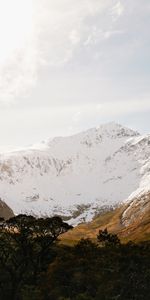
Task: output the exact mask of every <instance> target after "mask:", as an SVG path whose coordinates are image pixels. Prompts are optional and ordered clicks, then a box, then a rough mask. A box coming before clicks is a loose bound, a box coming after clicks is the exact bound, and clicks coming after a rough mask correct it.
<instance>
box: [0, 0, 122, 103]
mask: <svg viewBox="0 0 150 300" xmlns="http://www.w3.org/2000/svg"><path fill="white" fill-rule="evenodd" d="M113 3H114V1H113ZM8 8H9V9H8ZM111 8H112V1H111V0H107V1H106V0H105V1H104V0H103V1H99V0H95V1H93V0H82V1H81V0H76V1H75V0H55V1H53V0H44V1H41V0H22V1H20V0H13V1H12V0H5V2H4V1H3V0H0V101H1V102H11V101H12V100H13V99H15V98H16V97H17V96H20V95H22V96H24V95H26V93H28V91H29V90H30V88H31V87H32V86H33V85H35V83H36V79H37V76H38V71H39V70H41V68H46V67H47V68H51V67H57V68H58V67H62V66H63V65H65V64H66V63H67V62H69V61H70V60H72V59H73V58H74V56H75V54H76V50H79V49H81V48H82V46H83V45H84V46H92V45H95V44H96V43H97V42H98V41H99V40H100V39H102V38H103V31H104V32H105V28H103V23H102V24H98V23H97V24H96V23H95V18H97V17H98V19H99V18H102V19H103V16H104V15H105V14H107V13H108V11H109V9H111ZM121 13H122V5H121V3H120V2H118V1H116V5H115V6H114V7H113V10H112V14H113V15H116V14H117V15H118V16H120V15H121ZM109 21H110V23H109V22H108V24H107V26H104V27H107V30H108V31H107V33H106V35H107V36H108V32H109V30H110V27H111V25H112V24H111V18H110V20H109ZM110 34H111V33H110ZM110 34H109V35H110ZM93 55H94V54H93Z"/></svg>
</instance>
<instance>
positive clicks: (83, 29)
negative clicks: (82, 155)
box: [0, 0, 150, 150]
mask: <svg viewBox="0 0 150 300" xmlns="http://www.w3.org/2000/svg"><path fill="white" fill-rule="evenodd" d="M149 28H150V1H147V0H142V1H141V0H132V1H131V0H120V1H118V0H42V1H41V0H13V1H12V0H5V1H3V0H0V149H3V150H4V149H9V148H11V147H14V148H15V147H22V146H26V145H31V144H34V143H36V142H40V141H42V140H44V139H47V138H50V137H54V136H62V135H63V136H65V135H71V134H74V133H77V132H80V131H83V130H86V129H88V128H92V127H95V126H99V125H100V124H102V123H107V122H112V121H115V122H118V123H121V124H123V125H125V126H128V127H131V128H133V129H135V130H138V131H139V132H141V133H143V134H144V133H148V132H150V33H149Z"/></svg>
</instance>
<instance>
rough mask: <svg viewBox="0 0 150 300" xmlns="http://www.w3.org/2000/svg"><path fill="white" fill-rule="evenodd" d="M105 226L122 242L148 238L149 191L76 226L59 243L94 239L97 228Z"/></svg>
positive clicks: (149, 227) (149, 220) (149, 217)
mask: <svg viewBox="0 0 150 300" xmlns="http://www.w3.org/2000/svg"><path fill="white" fill-rule="evenodd" d="M105 228H107V229H108V231H109V232H111V233H115V234H117V235H118V236H119V238H120V239H121V241H122V242H129V241H130V240H132V241H134V242H141V241H147V240H150V192H148V193H144V194H142V195H138V196H137V197H135V198H134V199H133V200H131V201H128V202H127V203H125V204H122V205H121V206H119V207H118V208H116V209H111V210H109V211H107V212H103V213H102V214H100V215H99V216H97V217H96V218H94V220H92V221H91V222H89V223H84V224H80V225H78V226H76V227H75V228H74V229H73V230H71V231H69V232H67V233H65V234H64V235H63V236H62V237H61V243H63V244H67V245H70V244H76V243H77V242H78V241H79V240H80V239H81V238H90V239H93V240H96V237H97V234H98V232H99V230H104V229H105Z"/></svg>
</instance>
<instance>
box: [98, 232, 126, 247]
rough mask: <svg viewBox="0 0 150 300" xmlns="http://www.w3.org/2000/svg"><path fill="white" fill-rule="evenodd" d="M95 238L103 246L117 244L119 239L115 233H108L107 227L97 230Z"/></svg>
mask: <svg viewBox="0 0 150 300" xmlns="http://www.w3.org/2000/svg"><path fill="white" fill-rule="evenodd" d="M97 240H98V242H99V243H100V244H102V245H103V246H119V245H120V239H119V238H118V236H117V234H112V233H109V232H108V230H107V228H105V229H104V230H99V234H98V235H97Z"/></svg>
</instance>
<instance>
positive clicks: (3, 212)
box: [0, 200, 14, 219]
mask: <svg viewBox="0 0 150 300" xmlns="http://www.w3.org/2000/svg"><path fill="white" fill-rule="evenodd" d="M13 216H14V213H13V211H12V210H11V208H10V207H8V205H7V204H6V203H5V202H3V201H2V200H0V218H4V219H9V218H11V217H13Z"/></svg>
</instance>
